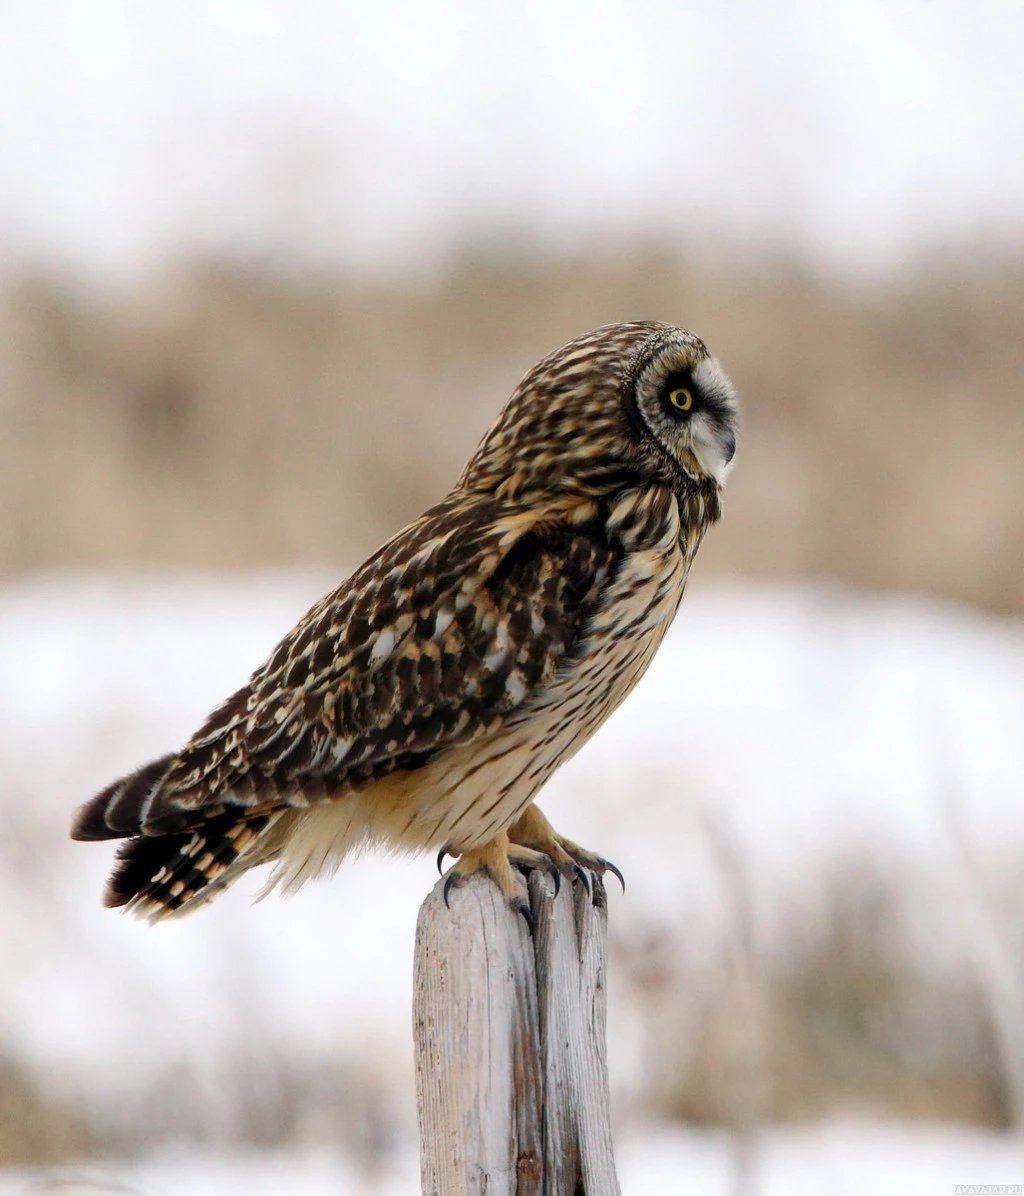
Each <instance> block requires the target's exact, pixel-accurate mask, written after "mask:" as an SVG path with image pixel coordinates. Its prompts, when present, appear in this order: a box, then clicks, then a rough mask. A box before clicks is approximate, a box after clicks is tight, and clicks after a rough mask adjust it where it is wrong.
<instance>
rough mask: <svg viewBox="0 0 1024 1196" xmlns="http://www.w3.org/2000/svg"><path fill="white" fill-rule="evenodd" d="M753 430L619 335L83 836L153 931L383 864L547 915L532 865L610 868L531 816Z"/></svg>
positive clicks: (96, 810)
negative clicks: (358, 852)
mask: <svg viewBox="0 0 1024 1196" xmlns="http://www.w3.org/2000/svg"><path fill="white" fill-rule="evenodd" d="M737 416H738V406H737V399H736V395H735V391H734V389H733V387H732V385H731V384H730V382H729V380H728V378H727V377H726V376H725V374H724V373H723V372H722V370H721V368H720V367H719V365H718V363H717V362H716V361H715V359H714V358H713V357H711V356H710V355H709V353H708V351H707V349H706V348H705V347H704V344H703V342H702V341H700V340H699V339H698V338H697V337H696V336H694V335H693V334H692V333H690V332H687V331H685V330H684V329H682V328H676V327H673V326H671V325H668V324H662V323H654V322H647V321H642V322H636V323H623V324H610V325H607V326H606V327H603V328H598V329H597V330H596V331H594V332H591V333H588V334H587V335H585V336H581V337H578V338H577V339H576V340H573V341H571V342H570V343H569V344H567V345H565V346H564V347H563V348H561V349H559V350H557V351H556V352H554V353H552V354H550V355H549V356H548V357H545V358H544V359H543V360H542V361H541V362H539V363H538V364H537V365H536V366H534V367H533V369H531V370H530V371H529V372H528V373H527V374H526V376H525V377H524V378H523V380H522V381H521V382H520V384H519V385H518V387H517V388H516V389H515V391H514V392H513V394H512V397H511V398H510V399H509V401H508V403H507V405H506V406H505V408H504V410H503V411H502V412H501V414H500V415H499V416H498V418H497V419H496V420H495V422H494V424H493V425H492V427H491V429H490V430H489V431H488V432H487V434H486V435H485V437H484V439H483V441H482V442H481V444H480V446H479V448H478V449H477V451H476V452H475V453H474V454H473V456H472V457H471V458H470V460H469V462H468V464H467V465H466V467H465V469H464V470H463V472H462V476H461V477H460V478H459V480H458V481H457V482H456V484H455V486H454V488H453V489H452V490H451V492H450V493H449V494H448V495H447V497H446V498H444V499H443V500H442V501H441V502H440V503H438V504H437V505H436V506H434V507H431V508H430V509H429V510H427V511H425V512H424V513H423V514H422V515H421V516H420V517H419V518H418V519H416V520H415V521H414V522H413V523H411V524H409V526H408V527H406V528H405V529H403V530H402V531H400V532H399V533H398V534H397V535H396V536H394V537H393V538H392V539H391V540H389V541H388V542H387V543H386V544H385V545H384V546H383V547H382V548H380V549H378V551H377V552H375V553H374V554H373V556H371V557H370V559H369V560H367V561H366V563H365V564H363V565H362V566H361V567H360V568H359V569H357V570H356V571H355V572H354V573H353V574H352V575H351V576H350V577H349V578H348V579H347V580H346V581H344V582H342V584H341V585H340V586H339V587H338V588H337V589H336V590H334V591H333V592H332V593H330V594H328V595H327V596H326V597H325V598H323V599H322V600H321V601H320V602H318V603H317V604H316V605H315V606H314V607H313V608H312V609H311V610H310V611H309V612H308V614H306V615H305V617H304V618H303V619H302V620H301V621H300V622H299V624H298V625H297V626H296V627H295V629H294V630H293V631H292V632H291V633H290V634H288V635H287V636H286V637H285V638H284V639H283V640H282V641H281V643H280V644H278V646H277V647H276V648H275V649H274V651H273V652H272V653H271V655H270V657H269V659H268V660H267V661H266V662H265V663H264V664H263V665H261V666H260V667H259V668H258V669H257V670H256V671H255V672H254V673H253V674H252V676H251V677H250V678H249V680H248V682H247V683H246V684H245V685H243V686H242V688H241V689H239V690H238V691H237V693H234V694H232V695H231V697H229V698H228V699H227V700H226V701H225V702H223V703H222V704H221V705H220V706H219V707H217V709H216V710H214V712H213V713H212V714H211V715H210V716H209V718H208V719H207V720H206V722H205V723H204V724H203V725H202V726H201V727H200V729H199V730H198V731H197V732H196V734H195V735H194V736H193V737H192V738H191V739H190V740H189V742H188V743H187V744H186V745H185V746H184V747H183V748H182V749H181V750H180V751H175V752H170V753H169V754H167V755H165V756H161V757H160V758H159V759H158V760H154V761H153V762H152V763H149V764H146V765H145V766H143V767H142V768H140V769H138V770H137V771H136V772H133V773H131V774H130V775H129V776H126V777H123V778H121V779H120V780H118V781H115V782H114V783H113V784H111V785H110V786H108V787H107V788H106V789H104V790H103V791H102V792H101V793H99V794H98V795H97V796H95V797H94V798H93V799H92V800H91V801H89V802H87V803H86V804H85V805H84V806H83V807H82V808H81V810H80V811H79V812H78V815H77V817H76V819H75V822H74V826H73V830H72V836H73V838H75V839H85V840H90V839H123V840H125V842H124V843H123V844H122V845H121V847H120V849H119V851H118V855H117V861H116V865H115V868H114V872H113V874H112V876H111V878H110V880H109V882H108V885H107V890H106V894H105V903H106V904H107V905H109V906H124V907H126V908H127V909H129V910H132V911H134V912H136V913H138V914H141V915H143V916H145V917H148V918H150V919H154V920H155V919H159V918H163V917H166V916H168V915H173V914H182V913H185V912H186V911H189V910H192V909H194V908H195V907H196V906H198V905H200V904H202V903H203V902H205V901H208V900H209V899H210V898H211V897H213V896H215V895H216V894H217V893H219V892H220V891H221V890H223V889H224V888H225V887H226V886H227V885H229V884H230V883H231V882H232V881H233V880H235V879H236V877H238V876H240V875H241V874H242V873H243V872H245V871H247V870H248V869H249V868H252V867H255V866H256V865H258V864H264V863H271V864H273V871H272V873H271V875H270V878H269V881H268V883H267V886H266V887H267V889H268V890H269V889H273V888H278V889H280V890H282V891H286V892H287V891H291V890H294V889H296V888H298V887H299V886H300V885H302V884H303V883H304V882H305V881H307V880H309V879H311V878H312V877H315V876H318V875H321V874H325V873H326V874H330V873H332V872H333V871H334V870H335V869H336V868H337V867H338V865H339V864H340V863H341V861H342V860H343V859H344V858H345V856H346V855H347V854H348V853H349V852H351V851H353V849H355V848H358V847H363V846H367V845H382V846H385V847H388V848H390V849H400V850H401V849H408V850H437V851H438V853H439V856H438V858H439V861H440V860H441V859H442V858H443V857H444V856H445V854H449V855H451V856H453V857H457V859H456V862H455V863H454V865H453V867H452V868H451V870H450V871H449V873H448V876H447V879H446V885H445V896H446V898H447V895H448V891H449V888H450V887H451V886H452V885H457V884H459V883H460V882H461V881H462V880H463V879H464V878H465V877H466V876H468V875H469V874H471V873H473V872H475V871H477V870H481V869H482V870H484V871H486V872H487V873H489V874H490V876H491V877H492V878H493V880H494V881H495V882H496V883H497V884H498V885H499V886H500V888H501V890H502V892H503V893H504V895H505V897H506V898H507V900H508V901H509V903H510V904H511V905H513V906H514V907H516V908H518V909H520V910H522V911H523V912H524V913H527V914H528V906H527V904H526V901H525V896H524V886H523V884H522V879H521V876H520V870H521V869H529V868H543V869H545V870H546V871H548V872H551V873H552V874H553V875H554V876H555V878H556V882H557V880H558V879H559V878H560V877H562V876H565V877H567V878H569V879H580V880H583V881H584V882H587V881H588V880H589V877H588V873H589V872H591V871H596V872H598V873H601V872H603V871H605V870H606V869H608V868H611V867H612V866H611V865H610V864H609V863H608V862H607V861H606V860H604V859H602V858H601V857H600V856H597V855H594V854H592V853H591V852H589V851H586V850H584V849H583V848H581V847H579V846H578V845H577V844H575V843H573V842H572V841H571V840H569V839H566V838H564V837H562V836H561V835H559V834H557V833H556V832H555V830H554V829H553V827H552V826H551V824H550V823H549V822H548V820H547V819H546V818H545V816H544V815H543V814H542V813H541V811H540V810H539V809H538V807H537V806H536V805H535V804H534V800H533V799H534V797H535V795H536V794H537V792H538V790H539V789H540V788H541V787H542V786H543V784H544V782H545V781H546V780H547V779H548V777H550V776H551V774H552V773H553V772H554V771H555V769H556V768H558V766H559V765H560V764H561V763H562V762H563V761H565V760H567V759H569V758H570V757H571V756H572V755H573V754H574V753H575V752H577V751H578V750H579V749H580V747H582V745H583V744H584V743H586V742H587V740H588V739H589V738H590V737H591V736H592V735H593V734H594V732H595V731H596V730H597V729H598V727H600V725H601V724H602V723H603V722H604V720H605V719H606V718H607V717H608V716H609V714H611V712H612V711H613V710H614V709H615V708H616V707H617V706H618V705H619V703H620V702H621V701H622V700H623V699H624V698H625V697H626V695H627V694H628V693H629V692H630V690H632V688H633V687H634V686H635V685H636V683H637V681H638V680H639V679H640V677H641V676H642V675H643V673H644V670H645V669H646V668H647V666H648V665H649V664H650V662H651V659H652V658H653V656H654V654H655V652H656V651H657V650H658V645H659V644H660V643H661V641H662V638H663V636H664V635H665V632H666V630H667V629H668V626H669V624H670V623H671V622H672V619H673V617H674V615H675V613H676V610H677V608H678V606H679V603H680V600H681V598H682V595H683V589H684V586H685V584H686V579H687V574H688V572H689V569H690V564H691V562H692V561H693V558H694V554H695V553H696V551H697V548H698V546H699V545H700V542H701V539H702V537H703V536H704V532H705V530H706V529H707V528H708V527H709V526H710V525H711V524H712V523H714V522H715V521H716V520H717V519H718V518H719V515H720V510H721V506H720V494H721V488H722V484H723V481H724V479H725V476H726V473H727V471H728V468H729V465H730V462H731V461H732V458H733V454H734V451H735V447H736V425H737ZM681 684H682V682H681ZM613 870H614V869H613ZM614 871H617V870H614Z"/></svg>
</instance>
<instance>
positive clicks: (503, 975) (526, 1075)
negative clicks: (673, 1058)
mask: <svg viewBox="0 0 1024 1196" xmlns="http://www.w3.org/2000/svg"><path fill="white" fill-rule="evenodd" d="M441 889H442V882H440V881H439V882H438V884H437V885H436V886H435V887H434V890H433V892H432V893H431V894H430V896H429V897H427V899H426V901H424V903H423V906H422V907H421V909H420V915H419V922H418V924H417V928H416V963H415V982H414V983H415V995H414V998H413V1031H414V1035H415V1040H416V1093H417V1104H418V1111H419V1123H420V1166H421V1174H422V1182H423V1194H424V1196H483V1194H484V1193H486V1194H487V1196H534V1194H536V1196H619V1184H618V1180H617V1179H616V1176H615V1162H614V1158H613V1156H612V1138H611V1120H610V1116H609V1099H608V1070H607V1065H606V1062H605V1023H606V999H605V949H606V944H607V929H608V912H607V904H606V900H605V890H604V885H603V884H602V883H601V881H600V879H595V881H594V896H593V900H591V897H590V895H589V894H588V893H587V891H586V889H585V888H584V887H583V886H582V885H580V884H576V885H570V884H568V883H563V884H562V886H561V891H560V892H559V894H558V897H557V898H552V896H551V894H552V892H553V889H554V886H553V883H552V880H551V878H550V877H548V876H544V875H542V874H541V873H539V872H533V873H531V874H530V881H529V889H530V904H531V906H532V909H533V916H534V920H535V923H536V929H535V932H534V934H533V935H532V936H531V934H530V931H529V928H528V927H527V925H526V922H525V919H524V918H523V917H522V915H520V914H517V913H515V912H513V911H512V910H510V909H509V908H508V906H507V905H506V904H505V902H504V901H503V899H502V897H501V894H500V893H499V891H498V889H497V886H496V885H494V884H493V883H492V882H491V881H490V880H489V879H488V878H487V877H485V876H483V875H477V876H472V877H470V878H469V880H468V881H467V882H466V884H465V885H463V886H462V887H461V888H459V889H456V890H454V891H453V892H452V893H451V895H450V900H451V909H450V910H449V909H447V908H446V907H445V904H444V898H443V896H442V892H441Z"/></svg>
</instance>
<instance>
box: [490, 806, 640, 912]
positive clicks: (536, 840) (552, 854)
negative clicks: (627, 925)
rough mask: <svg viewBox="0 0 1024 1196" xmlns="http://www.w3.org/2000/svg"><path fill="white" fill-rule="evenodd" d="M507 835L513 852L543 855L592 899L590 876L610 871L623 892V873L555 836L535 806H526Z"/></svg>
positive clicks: (624, 884) (575, 845)
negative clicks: (526, 849) (524, 850)
mask: <svg viewBox="0 0 1024 1196" xmlns="http://www.w3.org/2000/svg"><path fill="white" fill-rule="evenodd" d="M508 834H509V838H510V839H511V841H512V844H513V851H516V850H522V849H523V848H528V849H530V850H532V851H533V852H539V853H540V854H541V855H544V856H546V857H547V858H548V859H550V860H552V861H554V864H555V866H556V867H557V869H558V871H559V872H560V873H561V875H562V876H564V877H566V878H567V879H568V880H572V881H574V882H575V881H579V882H580V884H582V885H583V887H584V888H585V889H586V890H587V893H588V894H589V895H590V896H591V897H592V896H593V892H594V886H593V881H592V879H591V873H596V874H597V875H598V876H603V875H604V874H605V873H606V872H611V873H612V874H613V875H614V876H615V877H616V878H617V879H618V882H619V884H620V885H622V891H623V892H625V891H626V882H625V880H623V878H622V873H621V872H620V871H619V870H618V868H616V866H615V865H614V864H613V863H612V862H611V861H610V860H606V859H604V858H603V857H602V856H599V855H594V853H593V852H592V851H586V850H585V849H584V848H582V847H580V846H579V844H578V843H573V841H572V840H571V839H565V838H563V837H562V836H561V835H559V834H556V832H555V829H554V827H553V826H552V825H551V823H550V822H548V820H547V819H546V818H545V817H544V815H543V814H542V813H541V812H540V810H538V809H537V807H536V806H534V805H529V806H527V807H526V810H525V811H524V812H523V813H522V814H521V815H520V816H519V818H518V820H517V821H516V822H514V823H513V824H512V825H511V826H510V827H509V831H508Z"/></svg>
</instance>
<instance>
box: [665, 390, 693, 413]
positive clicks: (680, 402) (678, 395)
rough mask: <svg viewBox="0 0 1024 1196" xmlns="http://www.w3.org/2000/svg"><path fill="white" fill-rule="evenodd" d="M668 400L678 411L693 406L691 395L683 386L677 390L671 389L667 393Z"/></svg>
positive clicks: (686, 409) (687, 409)
mask: <svg viewBox="0 0 1024 1196" xmlns="http://www.w3.org/2000/svg"><path fill="white" fill-rule="evenodd" d="M668 401H669V402H670V403H671V404H672V406H673V407H675V408H676V409H677V410H678V411H689V410H690V408H691V407H692V406H693V395H692V394H690V392H689V391H688V390H687V389H686V387H685V386H681V387H680V388H679V389H678V390H673V391H672V392H671V393H670V394H669V396H668Z"/></svg>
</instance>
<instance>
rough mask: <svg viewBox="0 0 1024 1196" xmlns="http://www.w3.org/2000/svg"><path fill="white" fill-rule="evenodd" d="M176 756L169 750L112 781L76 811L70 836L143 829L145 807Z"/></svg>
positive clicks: (88, 836) (122, 834) (99, 835)
mask: <svg viewBox="0 0 1024 1196" xmlns="http://www.w3.org/2000/svg"><path fill="white" fill-rule="evenodd" d="M176 759H177V756H176V755H175V754H174V753H173V752H171V753H170V754H169V755H166V756H161V757H160V759H159V760H154V761H152V763H150V764H145V765H143V767H142V768H140V769H137V770H136V771H135V772H133V773H129V774H128V776H126V777H121V778H120V780H117V781H114V783H113V784H112V785H108V786H107V787H106V789H104V790H102V791H101V792H100V793H97V794H96V796H95V797H93V798H91V799H90V800H89V801H87V802H86V803H85V805H84V806H82V807H81V809H80V810H79V811H78V813H77V814H76V815H75V820H74V822H73V823H72V825H71V838H72V839H80V840H95V839H123V838H125V836H126V835H136V834H138V833H139V831H140V830H141V829H142V821H143V819H144V818H145V815H146V809H147V807H148V805H149V803H150V801H151V800H152V798H153V795H154V793H155V792H156V790H157V789H158V788H159V787H160V782H161V781H162V780H163V779H164V777H165V776H166V775H167V773H168V772H169V771H170V769H171V766H172V765H173V764H174V762H175V760H176Z"/></svg>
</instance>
